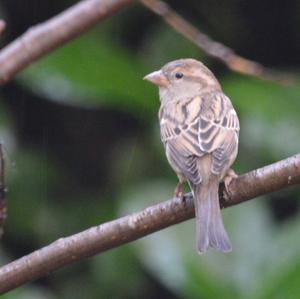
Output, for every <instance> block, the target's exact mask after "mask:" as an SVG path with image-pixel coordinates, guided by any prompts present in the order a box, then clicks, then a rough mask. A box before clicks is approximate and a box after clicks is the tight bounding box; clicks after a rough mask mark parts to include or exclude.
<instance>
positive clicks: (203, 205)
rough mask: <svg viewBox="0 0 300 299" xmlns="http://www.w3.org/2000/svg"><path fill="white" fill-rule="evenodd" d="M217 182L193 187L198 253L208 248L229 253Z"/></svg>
mask: <svg viewBox="0 0 300 299" xmlns="http://www.w3.org/2000/svg"><path fill="white" fill-rule="evenodd" d="M218 187H219V182H218V180H217V179H216V180H211V181H210V182H208V183H207V184H200V185H197V186H193V188H192V189H193V191H194V201H195V211H196V240H197V248H198V251H199V253H204V252H205V251H206V250H207V249H208V248H209V247H212V248H215V249H217V250H220V251H223V252H229V251H231V244H230V240H229V238H228V235H227V233H226V231H225V228H224V225H223V221H222V215H221V210H220V204H219V196H218Z"/></svg>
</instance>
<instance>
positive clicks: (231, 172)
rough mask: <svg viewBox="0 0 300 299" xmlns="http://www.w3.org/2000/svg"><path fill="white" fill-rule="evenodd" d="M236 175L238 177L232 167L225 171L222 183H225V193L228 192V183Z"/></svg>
mask: <svg viewBox="0 0 300 299" xmlns="http://www.w3.org/2000/svg"><path fill="white" fill-rule="evenodd" d="M237 177H238V175H237V174H236V173H235V172H234V170H233V169H231V168H230V169H229V170H228V171H227V173H226V175H225V177H224V179H223V181H224V185H225V189H226V191H227V193H229V185H230V183H231V181H232V180H233V179H236V178H237Z"/></svg>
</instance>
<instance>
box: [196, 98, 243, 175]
mask: <svg viewBox="0 0 300 299" xmlns="http://www.w3.org/2000/svg"><path fill="white" fill-rule="evenodd" d="M239 130H240V126H239V120H238V117H237V114H236V112H235V110H234V108H233V107H232V104H231V101H230V100H229V98H228V97H226V96H225V95H224V94H223V93H216V94H208V95H207V96H206V97H204V98H203V102H202V109H201V113H200V115H199V147H200V149H201V150H202V151H203V152H205V153H212V157H213V159H212V166H211V171H212V172H213V173H215V174H223V175H224V173H223V172H224V170H226V168H227V167H229V166H230V165H231V163H232V162H233V160H234V159H235V157H236V154H237V147H238V135H239Z"/></svg>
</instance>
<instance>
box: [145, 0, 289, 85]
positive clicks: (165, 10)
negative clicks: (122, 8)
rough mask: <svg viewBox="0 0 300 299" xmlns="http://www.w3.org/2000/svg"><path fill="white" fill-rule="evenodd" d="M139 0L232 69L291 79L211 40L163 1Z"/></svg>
mask: <svg viewBox="0 0 300 299" xmlns="http://www.w3.org/2000/svg"><path fill="white" fill-rule="evenodd" d="M140 1H141V3H142V4H143V5H144V6H146V7H147V8H148V9H150V10H151V11H152V12H154V13H155V14H157V15H159V16H160V17H162V19H163V20H164V21H165V22H166V23H167V24H168V25H170V26H171V27H172V28H173V29H174V30H175V31H177V32H178V33H180V34H181V35H182V36H184V37H185V38H186V39H188V40H190V41H191V42H192V43H193V44H195V45H196V46H197V47H199V48H200V49H202V50H203V51H204V52H205V53H206V54H207V55H209V56H212V57H214V58H216V59H218V60H220V61H221V62H223V63H224V64H225V65H226V66H227V67H228V68H229V69H231V70H232V71H235V72H238V73H242V74H246V75H251V76H254V77H258V78H261V79H264V80H269V81H276V82H279V83H283V84H290V83H291V82H292V81H293V79H292V78H291V76H290V75H288V74H283V73H279V72H274V71H271V70H269V69H267V68H265V67H264V66H262V65H261V64H259V63H257V62H255V61H251V60H249V59H246V58H243V57H241V56H239V55H237V54H235V53H234V51H233V50H232V49H230V48H229V47H226V46H225V45H223V44H221V43H219V42H216V41H214V40H212V39H211V38H210V37H208V36H207V35H206V34H204V33H202V32H201V31H200V30H199V29H197V28H196V27H195V26H193V25H192V24H191V23H189V22H188V21H186V20H185V19H184V18H183V17H182V16H180V15H179V14H177V13H176V12H175V11H174V10H172V9H171V8H170V7H169V6H168V4H166V3H165V2H163V1H160V0H140Z"/></svg>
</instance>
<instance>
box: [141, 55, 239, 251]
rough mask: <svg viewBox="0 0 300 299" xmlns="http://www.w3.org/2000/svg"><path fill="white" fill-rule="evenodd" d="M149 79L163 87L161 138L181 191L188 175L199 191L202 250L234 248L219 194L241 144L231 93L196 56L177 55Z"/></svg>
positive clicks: (196, 194) (199, 242)
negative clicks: (180, 57) (194, 57)
mask: <svg viewBox="0 0 300 299" xmlns="http://www.w3.org/2000/svg"><path fill="white" fill-rule="evenodd" d="M144 79H146V80H148V81H150V82H152V83H154V84H155V85H158V87H159V95H160V101H161V107H160V110H159V120H160V131H161V140H162V142H163V144H164V146H165V151H166V156H167V159H168V161H169V163H170V165H171V167H172V168H173V169H174V171H175V172H176V173H177V175H178V178H179V186H178V187H177V191H178V190H180V188H179V187H180V185H181V184H182V183H183V182H185V181H187V182H188V183H189V185H190V187H191V190H192V192H193V194H194V198H195V212H196V221H197V224H196V238H197V248H198V251H199V252H200V253H203V252H205V251H206V250H207V249H208V248H209V247H213V248H215V249H218V250H221V251H223V252H228V251H231V244H230V241H229V238H228V236H227V233H226V231H225V229H224V226H223V221H222V216H221V211H220V206H219V198H218V186H219V182H220V180H222V179H223V178H224V176H225V175H226V173H227V171H228V170H229V168H230V166H231V164H232V163H233V161H234V160H235V158H236V155H237V150H238V135H239V121H238V117H237V115H236V112H235V110H234V108H233V106H232V104H231V101H230V99H229V98H228V97H226V96H225V94H224V93H223V92H222V89H221V86H220V84H219V82H218V81H217V79H216V78H215V76H214V75H213V74H212V72H211V71H210V70H209V69H208V68H207V67H206V66H204V65H203V64H202V63H201V62H199V61H197V60H194V59H180V60H176V61H172V62H170V63H168V64H166V65H165V66H164V67H163V68H162V69H161V70H159V71H156V72H153V73H151V74H149V75H147V76H146V77H145V78H144ZM177 193H178V192H177Z"/></svg>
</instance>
